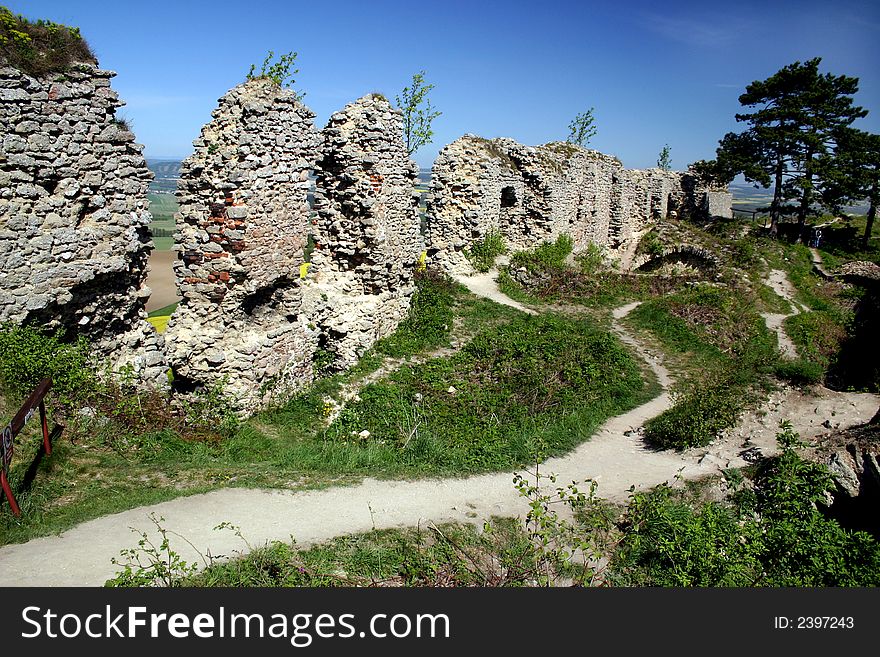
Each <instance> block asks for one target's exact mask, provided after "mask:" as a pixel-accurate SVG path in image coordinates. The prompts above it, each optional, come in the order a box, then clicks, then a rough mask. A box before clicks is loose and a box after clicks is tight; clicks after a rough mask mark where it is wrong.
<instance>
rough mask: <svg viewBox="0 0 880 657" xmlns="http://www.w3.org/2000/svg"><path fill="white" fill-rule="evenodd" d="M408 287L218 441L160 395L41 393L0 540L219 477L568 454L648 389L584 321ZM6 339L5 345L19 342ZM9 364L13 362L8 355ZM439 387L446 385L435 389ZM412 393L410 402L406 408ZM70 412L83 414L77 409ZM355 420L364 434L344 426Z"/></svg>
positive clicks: (431, 284)
mask: <svg viewBox="0 0 880 657" xmlns="http://www.w3.org/2000/svg"><path fill="white" fill-rule="evenodd" d="M418 285H419V294H418V296H417V298H416V300H415V303H414V304H413V309H412V311H411V314H410V318H409V319H408V320H407V321H406V322H404V323H403V324H402V325H401V326H400V328H399V330H398V332H397V333H396V334H395V335H393V336H391V337H390V338H389V339H386V340H384V341H382V342H380V343H378V344H377V345H376V346H375V347H374V348H373V349H372V350H371V351H370V352H368V353H367V354H366V355H365V356H364V357H363V358H362V359H361V361H360V363H359V364H358V365H357V366H355V367H354V368H352V369H351V370H349V371H347V372H341V373H336V374H333V375H332V376H327V377H325V378H323V379H319V380H318V381H316V382H315V383H314V384H313V385H312V386H311V387H309V388H307V389H305V390H303V391H302V392H300V393H299V394H298V395H297V396H296V397H294V398H292V399H290V400H288V401H287V402H286V403H285V404H283V405H282V406H280V407H278V408H275V409H271V410H267V411H265V412H263V413H260V414H258V415H256V416H254V417H253V418H251V419H250V420H248V421H247V422H245V423H244V424H243V425H241V426H240V427H238V428H237V429H235V428H233V429H231V430H229V431H226V432H225V433H224V435H222V436H221V435H218V433H217V432H216V431H211V430H210V428H211V427H212V426H216V425H217V424H219V423H220V420H210V413H209V414H208V415H206V416H205V417H208V418H209V420H208V421H207V427H208V428H207V429H199V428H197V426H195V425H192V426H191V425H190V424H186V423H182V422H183V420H182V419H181V418H179V417H177V416H176V415H175V414H174V411H173V409H170V408H168V405H167V403H161V400H153V399H151V398H148V397H146V396H143V395H140V396H137V395H132V394H131V393H130V392H129V393H125V394H122V393H120V394H118V395H116V396H115V397H108V396H107V395H104V396H100V397H99V398H97V397H96V398H95V399H96V400H97V401H95V402H92V401H77V402H76V403H75V404H74V405H72V406H67V407H62V406H59V404H58V403H56V402H52V403H51V404H50V406H49V410H50V415H51V416H52V417H54V418H58V419H63V420H64V421H65V422H66V423H67V424H68V428H67V429H66V430H65V432H64V434H63V435H62V437H61V439H60V440H59V441H58V442H57V447H56V449H55V450H54V453H53V455H52V456H51V457H50V458H47V459H44V460H43V462H42V464H41V465H40V468H39V471H38V473H37V476H36V477H35V478H34V479H33V482H32V484H31V485H30V487H29V488H28V489H27V490H23V491H22V492H21V494H20V495H19V496H18V500H19V502H20V503H21V505H22V509H23V515H22V517H21V518H14V517H13V516H12V515H11V514H10V513H9V512H8V509H5V510H0V543H10V542H21V541H25V540H28V539H30V538H33V537H35V536H39V535H44V534H48V533H52V532H57V531H62V530H64V529H66V528H68V527H70V526H72V525H74V524H76V523H79V522H82V521H84V520H87V519H89V518H93V517H97V516H100V515H105V514H108V513H115V512H118V511H121V510H124V509H126V508H131V507H132V506H134V505H140V504H152V503H156V502H159V501H163V500H167V499H172V498H175V497H180V496H183V495H189V494H193V493H200V492H205V491H208V490H213V489H216V488H221V487H228V486H243V487H281V488H285V489H308V488H316V487H322V486H327V485H337V484H345V483H347V482H354V481H357V480H358V479H359V478H360V477H362V476H364V475H370V476H381V477H400V476H405V477H421V476H433V475H436V474H449V475H460V474H463V473H467V472H477V471H485V470H491V469H497V468H507V467H510V465H512V464H517V463H530V462H531V461H532V458H533V456H534V454H535V452H536V451H538V450H542V449H546V450H547V451H548V452H560V451H564V450H566V449H569V448H570V447H571V446H573V445H574V444H576V443H577V442H580V441H582V440H585V439H587V438H588V437H589V435H590V434H591V432H592V430H593V429H594V428H595V427H596V426H597V425H598V424H599V423H600V422H601V421H602V420H603V419H604V418H605V417H607V416H609V415H612V414H615V413H618V412H621V411H623V410H626V409H628V408H630V407H632V406H634V405H635V404H637V403H639V402H640V401H641V400H642V399H644V398H646V397H648V396H650V395H651V394H654V393H655V392H656V385H655V384H648V385H646V384H644V383H643V382H642V379H641V377H640V373H639V369H638V367H637V365H636V363H635V361H633V360H632V358H631V357H630V356H629V355H628V353H627V352H626V351H625V350H624V349H623V347H622V346H621V345H620V344H619V343H617V341H616V340H615V339H613V338H611V337H610V336H609V335H608V334H607V333H606V332H605V331H604V330H603V329H601V328H600V327H599V326H596V325H595V324H591V323H589V322H586V321H581V320H569V319H565V318H557V317H547V318H540V319H533V318H524V317H523V316H522V314H521V313H519V312H518V311H516V310H515V309H512V308H509V307H506V306H501V305H499V304H496V303H494V302H491V301H488V300H486V299H481V298H477V297H474V296H472V295H470V294H469V293H467V291H466V290H464V288H462V287H460V286H458V285H453V284H451V283H450V282H448V281H447V280H445V279H442V278H440V277H437V276H433V275H426V276H424V277H422V279H421V280H420V281H419V283H418ZM169 310H171V309H170V308H164V309H159V310H157V311H155V313H154V316H155V315H157V314H158V313H165V312H168V311H169ZM159 316H161V315H159ZM474 336H475V337H474ZM468 340H471V341H470V342H469V343H467V341H468ZM452 341H455V342H456V343H458V344H462V343H467V344H465V346H464V347H463V348H462V349H461V351H460V352H459V353H457V354H452V355H448V356H445V357H442V358H437V357H434V358H432V354H433V353H434V352H435V350H437V349H444V350H447V351H450V343H451V342H452ZM16 344H18V343H15V344H12V345H11V347H10V350H8V351H7V352H6V353H7V355H8V354H22V353H24V352H25V351H33V349H30V348H29V349H28V350H25V349H21V348H19V347H17V346H16ZM80 353H81V354H84V355H87V354H88V350H87V349H85V351H83V352H80ZM392 355H393V356H392ZM392 357H393V358H395V359H410V362H409V364H405V365H404V366H402V367H401V369H400V370H398V371H397V372H396V373H394V374H392V375H390V376H388V377H387V378H385V379H380V380H379V381H377V382H376V383H374V384H372V385H369V386H366V387H365V388H363V389H362V390H361V392H360V401H355V402H353V403H351V404H350V405H349V406H348V407H347V408H346V409H345V410H344V411H343V413H342V415H341V416H340V417H339V418H338V420H337V421H336V422H335V423H333V424H331V425H330V426H329V427H328V426H327V415H326V412H325V406H326V400H327V399H328V398H334V399H337V398H339V395H340V391H341V389H342V387H343V386H347V385H352V384H354V383H356V382H357V381H359V380H360V379H361V378H362V377H364V376H367V375H369V374H371V373H372V372H373V371H374V370H376V369H377V368H378V367H380V366H382V365H383V364H384V363H386V362H387V359H389V358H392ZM0 358H3V352H0ZM33 360H34V362H35V363H39V362H40V361H42V360H45V359H43V358H42V357H40V358H35V359H33ZM422 361H425V362H423V363H422V364H419V363H420V362H422ZM9 362H11V363H12V362H13V361H9ZM77 362H79V361H77ZM609 364H610V365H611V367H608V365H609ZM68 369H70V370H71V371H74V372H89V371H90V370H89V368H88V367H85V366H82V367H80V366H77V367H75V368H74V367H72V366H71V367H70V368H68ZM10 371H15V372H22V371H24V370H22V369H21V366H20V365H15V366H14V367H13V368H12V370H10ZM450 386H454V387H456V393H454V394H451V393H449V392H447V391H448V389H449V387H450ZM25 387H26V385H25ZM3 390H4V391H5V393H6V395H5V397H8V398H10V408H11V407H12V406H14V405H15V404H16V403H18V402H19V401H20V400H18V399H17V398H15V397H14V396H11V395H10V393H9V391H10V388H9V385H8V381H6V382H5V383H4V386H3ZM417 392H418V393H419V394H421V395H422V400H421V401H420V402H418V403H417V404H414V403H413V400H414V398H415V394H416V393H417ZM102 394H103V393H102ZM78 399H83V398H82V397H78ZM98 402H100V403H98ZM84 406H85V407H88V406H91V407H93V408H94V409H95V412H96V413H97V417H95V418H91V417H90V415H91V414H92V412H91V411H89V415H80V414H79V412H78V409H80V408H83V407H84ZM65 408H66V409H68V410H67V411H66V412H63V411H64V409H65ZM207 410H208V411H211V410H212V409H211V408H210V407H209V408H208V409H207ZM220 410H221V411H222V407H221V409H220ZM62 415H63V416H64V417H62ZM214 417H215V418H222V415H219V416H218V415H216V414H215V415H214ZM102 418H107V419H106V420H105V419H102ZM408 422H409V424H407V423H408ZM368 427H369V430H370V431H371V436H370V438H369V439H366V440H363V439H361V438H359V437H352V436H351V435H350V432H351V431H352V430H354V429H355V428H356V429H357V431H358V432H360V431H362V430H364V429H366V428H368ZM413 428H416V430H417V431H416V432H415V433H414V434H413V435H412V437H411V438H410V431H411V430H412V429H413ZM30 429H31V428H29V430H30ZM34 431H35V429H34ZM416 434H417V435H416ZM408 438H409V441H408V442H407V439H408ZM22 440H25V438H23V439H22ZM27 440H30V441H31V442H28V443H20V444H18V445H17V452H16V459H15V460H14V461H13V471H12V479H13V485H14V486H19V485H20V484H21V483H22V481H23V478H24V473H25V471H26V469H27V466H28V465H29V462H30V456H31V455H33V454H35V453H36V449H37V443H38V436H37V435H36V433H34V434H33V435H32V436H31V437H30V438H27ZM383 441H384V442H383Z"/></svg>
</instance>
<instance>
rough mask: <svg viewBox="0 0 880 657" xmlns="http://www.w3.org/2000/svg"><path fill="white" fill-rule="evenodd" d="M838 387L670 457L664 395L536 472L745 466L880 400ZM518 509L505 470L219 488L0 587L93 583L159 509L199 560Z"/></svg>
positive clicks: (3, 551)
mask: <svg viewBox="0 0 880 657" xmlns="http://www.w3.org/2000/svg"><path fill="white" fill-rule="evenodd" d="M489 292H490V294H491V295H493V296H489V298H495V296H497V295H501V293H500V292H499V291H497V287H496V288H495V291H494V292H493V291H492V290H490V291H489ZM501 296H502V297H503V295H501ZM505 298H506V297H505ZM512 303H515V302H512ZM507 305H511V304H510V303H508V304H507ZM636 305H637V304H629V305H627V306H624V307H622V308H618V309H617V310H615V311H614V313H613V316H614V322H613V329H614V331H615V333H617V334H618V335H619V336H620V337H621V339H622V340H623V341H624V342H626V343H627V344H629V345H631V346H633V348H635V349H636V350H637V351H639V353H641V354H642V355H643V357H645V358H646V360H647V362H648V364H649V366H650V367H651V369H652V370H653V371H654V373H655V374H656V375H657V378H658V380H659V381H660V382H661V384H663V385H664V386H666V385H668V382H669V373H668V372H667V371H666V369H665V368H664V367H663V366H662V364H661V363H660V362H659V359H658V358H657V357H656V356H654V355H653V354H650V353H648V352H646V351H645V350H644V348H643V347H642V346H641V344H640V343H639V342H638V341H637V340H636V339H635V338H634V337H633V336H631V335H630V334H629V333H628V332H627V331H626V329H625V328H624V327H623V326H622V325H621V324H620V323H619V321H618V320H619V319H620V318H622V317H624V316H625V315H626V314H627V313H629V312H630V311H631V310H632V309H633V308H635V307H636ZM514 307H516V306H514ZM829 393H830V391H829ZM797 394H800V393H797ZM837 394H838V393H830V395H831V396H829V397H827V398H823V399H822V400H820V402H816V401H815V400H814V399H812V398H810V399H807V398H806V397H803V399H801V400H800V401H799V402H798V403H797V404H795V403H794V402H793V400H794V399H795V397H796V394H795V392H794V391H789V392H788V393H785V394H779V395H777V397H776V398H774V399H772V400H771V403H770V412H769V413H768V415H766V416H764V417H763V418H753V419H749V418H747V419H746V420H745V421H744V422H743V423H741V425H740V427H738V428H737V429H736V430H733V431H730V432H728V435H727V436H725V437H723V438H721V439H719V440H717V441H716V442H715V443H713V444H712V445H711V446H710V447H709V448H701V449H694V450H689V451H687V452H684V453H676V452H657V451H653V450H651V449H649V448H648V447H646V445H645V444H644V443H643V441H642V440H641V438H640V436H639V431H638V430H639V428H640V427H641V425H642V424H643V423H644V422H645V421H646V420H648V419H649V418H652V417H654V416H655V415H657V414H659V413H660V412H662V411H663V410H665V409H666V408H668V407H669V406H670V403H671V402H670V398H669V395H668V394H667V393H666V392H664V393H662V394H661V395H659V396H658V397H656V398H654V399H653V400H651V401H649V402H648V403H646V404H643V405H642V406H639V407H637V408H635V409H633V410H631V411H629V412H628V413H624V414H623V415H619V416H617V417H614V418H611V419H610V420H608V421H607V422H606V423H605V424H604V425H603V426H602V427H601V428H600V429H599V431H598V432H597V434H596V435H595V436H594V437H593V438H592V439H591V440H590V441H589V442H586V443H584V444H582V445H581V446H579V447H578V448H576V449H575V450H573V451H572V452H570V453H569V454H567V455H565V456H563V457H558V458H553V459H550V460H548V461H547V462H546V463H544V464H542V471H543V472H545V473H551V472H552V473H556V474H557V475H558V481H559V482H560V484H562V485H564V484H565V483H567V482H569V481H572V480H576V481H582V480H583V479H586V478H592V479H595V480H596V481H597V482H598V484H599V487H598V491H597V493H598V495H600V496H602V497H605V498H607V499H610V500H613V501H619V502H623V501H625V500H626V499H627V498H628V496H629V488H630V486H631V485H633V484H635V485H636V488H637V489H639V490H641V489H646V488H651V487H653V486H656V485H658V484H660V483H663V482H665V481H670V480H674V478H675V477H676V476H677V475H680V476H681V477H682V478H685V479H689V478H698V477H702V476H705V475H711V474H715V473H718V472H719V471H720V470H722V469H724V468H728V467H739V466H742V465H745V464H746V461H745V460H744V458H743V450H744V448H746V447H752V446H755V447H758V448H760V449H762V450H765V451H766V452H767V453H770V452H772V451H773V449H774V447H775V445H774V441H773V435H775V429H776V427H775V426H773V425H774V422H776V423H777V424H778V418H779V417H789V418H791V419H792V420H793V421H794V424H795V428H796V429H797V430H803V429H804V428H806V429H808V430H809V429H811V428H813V427H814V426H815V427H821V423H822V422H823V421H824V420H826V419H828V418H833V420H834V422H835V423H840V425H841V426H852V425H854V424H860V423H863V422H866V421H867V420H869V419H870V418H871V417H872V416H873V414H874V413H875V412H876V410H877V406H878V404H880V397H878V396H877V395H854V394H849V395H846V396H845V397H843V396H835V395H837ZM817 403H818V404H820V406H821V409H820V406H816V408H815V410H813V406H814V404H817ZM808 411H811V412H808ZM750 422H752V424H750ZM753 433H754V435H753V438H752V440H751V441H749V442H748V443H745V441H744V436H749V435H752V434H753ZM526 511H527V505H526V503H525V501H524V500H523V499H522V498H521V497H519V495H518V494H517V492H516V490H515V489H514V486H513V473H510V472H507V473H497V474H488V475H481V476H474V477H468V478H461V479H443V480H438V479H427V480H419V481H379V480H375V479H365V480H364V481H363V482H362V483H360V484H358V485H356V486H350V487H336V488H329V489H326V490H320V491H308V492H290V491H277V490H273V491H267V490H253V489H241V488H230V489H224V490H218V491H214V492H211V493H207V494H204V495H195V496H191V497H186V498H179V499H176V500H172V501H170V502H165V503H162V504H156V505H152V506H149V507H141V508H137V509H131V510H129V511H125V512H123V513H119V514H115V515H112V516H105V517H102V518H97V519H95V520H91V521H89V522H85V523H83V524H81V525H78V526H76V527H74V528H72V529H70V530H68V531H66V532H64V533H62V534H61V535H59V536H49V537H44V538H38V539H34V540H32V541H30V542H28V543H26V544H21V545H9V546H5V547H2V548H0V586H83V585H84V586H100V585H102V584H103V583H104V581H105V580H106V579H108V578H109V577H112V576H113V575H114V574H115V572H116V567H115V566H113V564H112V563H111V561H110V560H111V558H113V557H117V556H118V555H119V551H120V550H122V549H123V548H130V547H133V546H135V545H136V543H137V536H136V535H135V534H133V533H132V532H131V530H130V528H131V527H136V528H138V529H140V530H145V531H146V530H150V529H151V528H152V524H151V522H150V519H149V516H150V514H156V515H157V516H161V517H163V518H164V520H163V522H162V525H163V526H164V527H165V528H166V529H168V530H170V531H172V532H176V533H178V534H180V535H182V536H185V537H186V538H187V539H188V541H189V542H191V543H192V544H193V545H194V546H195V547H196V548H197V549H198V551H196V550H195V549H193V547H191V546H190V545H189V543H187V542H186V541H183V540H179V539H177V538H174V537H173V536H172V547H173V548H174V549H175V550H176V551H178V552H179V553H180V554H181V555H182V557H183V558H184V559H186V560H187V561H199V553H202V554H208V553H210V554H212V555H215V556H216V555H234V554H236V553H238V552H241V551H246V549H247V546H246V545H245V544H244V543H243V542H242V540H241V539H240V538H238V537H236V536H235V535H233V533H232V532H230V531H228V530H227V531H216V530H214V529H213V528H214V527H216V526H217V525H219V524H220V523H223V522H228V523H232V524H233V525H235V526H237V527H239V528H240V531H241V534H242V536H243V537H244V538H245V539H246V540H247V543H248V544H249V545H250V546H252V547H259V546H261V545H263V544H265V543H266V542H268V541H276V540H277V541H290V540H291V538H293V539H295V540H296V541H297V543H298V544H299V545H300V546H305V545H309V544H313V543H317V542H321V541H324V540H328V539H330V538H333V537H336V536H340V535H344V534H350V533H357V532H363V531H368V530H370V529H373V528H387V527H399V526H415V525H418V524H424V523H425V522H426V521H433V522H445V521H457V522H475V523H481V522H482V521H483V520H486V519H489V518H490V517H492V516H513V515H520V514H523V513H525V512H526Z"/></svg>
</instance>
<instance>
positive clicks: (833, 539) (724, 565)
mask: <svg viewBox="0 0 880 657" xmlns="http://www.w3.org/2000/svg"><path fill="white" fill-rule="evenodd" d="M777 439H778V442H779V445H780V447H781V448H782V452H781V453H780V454H779V455H778V456H775V457H772V458H770V459H766V460H764V461H762V462H761V463H760V464H759V466H758V470H757V473H756V475H755V477H754V482H753V486H754V490H752V489H751V488H749V487H742V488H740V489H739V490H737V491H735V492H734V493H733V494H731V495H729V497H728V500H727V501H726V503H724V504H720V503H717V502H708V503H698V502H695V501H692V500H688V499H685V498H684V497H683V496H682V495H677V494H676V493H675V492H674V491H672V490H671V489H670V488H669V487H668V486H665V485H664V486H661V487H660V488H659V489H657V490H655V491H653V492H648V493H634V494H633V495H632V496H631V498H630V505H629V509H628V510H627V512H626V515H625V518H624V523H623V533H624V535H623V537H622V540H621V542H620V549H619V550H618V552H617V553H616V554H615V555H614V557H613V561H612V568H611V571H612V572H611V576H610V579H611V581H612V582H613V583H615V584H623V585H636V586H658V585H659V586H877V584H878V583H880V544H878V543H877V541H876V540H875V539H874V538H872V537H871V536H870V535H869V534H866V533H864V532H854V533H853V532H849V531H846V530H844V529H843V528H841V527H840V525H838V524H837V523H836V522H835V521H834V520H832V519H830V518H828V517H826V516H825V515H824V514H823V513H822V512H821V511H820V508H821V507H822V506H823V505H824V503H825V499H826V495H827V494H828V493H829V492H830V491H831V490H832V489H833V484H832V480H831V477H830V475H829V473H828V470H827V469H826V468H825V467H824V466H822V465H819V464H817V463H812V462H809V461H805V460H804V459H803V458H801V457H800V456H799V455H798V454H797V453H796V452H795V448H796V447H798V446H799V443H798V441H797V435H796V434H794V433H793V432H792V431H791V428H790V425H787V424H783V426H782V429H781V431H780V433H779V434H777Z"/></svg>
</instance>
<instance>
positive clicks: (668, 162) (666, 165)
mask: <svg viewBox="0 0 880 657" xmlns="http://www.w3.org/2000/svg"><path fill="white" fill-rule="evenodd" d="M670 150H671V149H670V148H669V144H665V145H664V146H663V148H662V149H661V150H660V156H659V157H658V158H657V168H659V169H663V170H664V171H671V170H672V158H671V157H670V156H669V153H670Z"/></svg>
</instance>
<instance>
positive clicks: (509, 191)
mask: <svg viewBox="0 0 880 657" xmlns="http://www.w3.org/2000/svg"><path fill="white" fill-rule="evenodd" d="M514 205H516V190H515V189H514V188H513V187H503V188H502V189H501V207H502V208H512V207H513V206H514Z"/></svg>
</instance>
